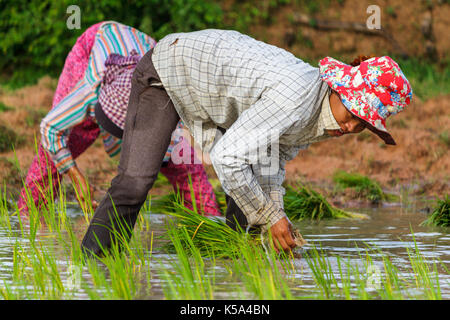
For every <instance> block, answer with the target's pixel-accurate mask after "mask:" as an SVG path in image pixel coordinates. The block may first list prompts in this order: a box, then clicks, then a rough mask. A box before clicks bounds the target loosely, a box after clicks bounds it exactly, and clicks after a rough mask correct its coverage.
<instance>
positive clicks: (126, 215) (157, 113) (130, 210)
mask: <svg viewBox="0 0 450 320" xmlns="http://www.w3.org/2000/svg"><path fill="white" fill-rule="evenodd" d="M151 53H152V50H151V51H149V52H148V53H147V54H146V55H145V56H144V57H143V58H142V59H141V60H140V61H139V63H138V65H137V67H136V69H135V71H134V74H133V78H132V81H131V83H132V87H131V94H130V100H129V104H128V110H127V116H126V121H125V129H124V136H123V142H122V152H121V156H120V164H119V168H118V174H117V176H116V177H115V178H114V179H113V180H112V182H111V187H110V188H109V189H108V192H107V194H106V195H105V197H104V198H103V200H102V201H101V203H100V205H99V207H98V208H97V210H96V211H95V214H94V217H93V218H92V221H91V223H90V225H89V228H88V230H87V232H86V235H85V236H84V239H83V241H82V249H83V252H85V253H87V254H92V253H93V254H96V255H98V254H100V253H102V248H103V249H104V250H107V249H109V248H110V247H111V244H112V242H115V243H117V244H119V249H120V247H121V246H120V241H128V240H129V238H130V237H131V235H132V230H133V227H134V224H135V222H136V219H137V216H138V214H139V210H140V208H141V206H142V204H143V203H144V201H145V199H146V197H147V194H148V191H149V190H150V188H151V187H152V186H153V183H154V181H155V180H156V178H157V175H158V172H159V170H160V167H161V164H162V161H163V159H164V155H165V154H166V151H167V148H168V146H169V143H170V139H171V135H172V132H173V130H174V129H175V127H176V125H177V123H178V121H179V119H180V118H179V116H178V114H177V112H176V110H175V108H174V106H173V103H172V102H171V100H170V98H169V96H168V95H167V93H166V91H165V90H164V89H163V88H159V87H153V86H150V84H151V83H153V82H160V79H159V77H158V75H157V73H156V71H155V69H154V67H153V63H152V62H151ZM120 238H122V239H120Z"/></svg>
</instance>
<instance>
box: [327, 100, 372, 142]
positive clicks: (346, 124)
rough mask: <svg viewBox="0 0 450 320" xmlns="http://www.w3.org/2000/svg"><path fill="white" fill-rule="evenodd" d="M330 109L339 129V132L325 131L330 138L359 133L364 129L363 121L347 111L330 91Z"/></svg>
mask: <svg viewBox="0 0 450 320" xmlns="http://www.w3.org/2000/svg"><path fill="white" fill-rule="evenodd" d="M330 107H331V112H332V113H333V116H334V118H335V119H336V122H337V123H338V124H339V126H340V127H341V129H340V130H327V133H328V134H329V135H330V136H333V137H340V136H342V135H344V134H348V133H360V132H361V131H363V130H364V129H365V128H366V124H365V122H364V120H361V119H359V118H358V117H357V116H355V115H353V114H352V113H351V112H350V111H348V110H347V108H346V107H345V106H344V104H343V103H342V101H341V99H340V98H339V94H337V93H336V92H335V91H332V93H331V95H330Z"/></svg>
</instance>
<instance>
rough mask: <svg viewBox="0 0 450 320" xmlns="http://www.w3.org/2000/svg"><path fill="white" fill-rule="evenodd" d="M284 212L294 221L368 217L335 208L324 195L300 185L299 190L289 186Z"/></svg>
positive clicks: (285, 197)
mask: <svg viewBox="0 0 450 320" xmlns="http://www.w3.org/2000/svg"><path fill="white" fill-rule="evenodd" d="M284 211H285V212H286V215H287V216H288V217H289V219H292V220H304V219H311V220H321V219H336V218H365V217H366V216H364V215H362V214H357V213H351V212H347V211H344V210H341V209H338V208H335V207H333V206H332V205H331V204H330V203H328V201H327V200H326V199H325V197H324V196H323V195H321V194H320V193H318V192H317V191H314V190H313V189H311V188H308V187H306V186H303V185H299V186H298V187H297V188H294V187H292V186H287V188H286V194H285V196H284Z"/></svg>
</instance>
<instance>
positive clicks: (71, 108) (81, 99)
mask: <svg viewBox="0 0 450 320" xmlns="http://www.w3.org/2000/svg"><path fill="white" fill-rule="evenodd" d="M155 44H156V41H155V40H154V39H152V38H151V37H149V36H148V35H146V34H144V33H142V32H140V31H138V30H136V29H134V28H132V27H129V26H125V25H122V24H120V23H117V22H113V21H107V22H101V23H97V24H95V25H93V26H91V27H89V28H88V29H87V30H86V31H85V32H84V33H83V34H82V35H81V36H80V37H79V38H78V39H77V42H76V44H75V45H74V47H73V48H72V50H71V51H70V53H69V54H68V56H67V58H66V62H65V65H64V69H63V71H62V73H61V76H60V78H59V81H58V86H57V89H56V92H55V95H54V98H53V107H52V109H51V110H50V112H49V113H48V115H47V116H46V117H45V118H44V119H43V121H42V123H41V134H42V145H40V146H39V150H38V154H37V156H36V157H35V158H34V160H33V162H32V164H31V166H30V169H29V171H28V174H27V177H26V180H25V187H24V188H23V189H22V192H21V195H20V198H19V201H18V207H19V210H20V212H21V214H22V215H23V216H26V215H28V212H29V206H30V205H34V206H36V207H37V208H40V206H41V205H42V204H46V203H47V200H48V199H47V198H48V197H49V195H51V194H53V196H54V197H56V195H57V191H58V190H59V184H60V181H61V178H62V175H64V174H67V175H68V176H69V177H70V178H71V180H72V182H73V185H74V187H75V188H76V192H77V196H78V200H79V203H80V205H81V206H82V209H83V210H86V209H87V207H85V206H86V205H91V204H92V207H93V208H94V209H95V208H96V207H97V203H96V202H95V201H91V203H89V202H87V201H88V199H89V195H90V194H91V191H92V190H91V189H90V187H88V184H87V182H86V179H85V177H84V175H83V174H82V173H81V171H80V170H79V169H78V167H77V166H76V163H75V159H76V158H77V157H78V156H79V155H80V154H82V153H83V152H84V151H85V150H86V149H87V148H88V147H89V146H90V145H92V144H93V143H94V141H95V140H96V139H97V137H98V136H101V137H102V140H103V144H104V147H105V150H106V152H107V153H108V155H109V156H110V157H114V156H115V155H117V154H118V153H120V150H121V142H122V140H121V139H120V138H117V137H115V136H113V135H111V134H110V133H108V132H107V131H106V130H104V129H103V128H102V127H101V126H99V125H98V123H97V121H96V117H95V110H94V109H95V105H96V104H97V102H98V96H99V94H100V91H101V86H102V81H103V77H104V75H105V72H106V71H107V67H106V66H105V62H106V60H107V58H108V57H109V56H110V55H111V54H119V55H122V56H129V55H131V54H137V55H139V56H140V57H142V56H143V55H144V54H145V53H146V52H147V51H149V50H150V49H152V48H153V47H154V46H155ZM125 99H128V96H127V97H125ZM176 142H177V141H172V143H171V145H170V146H169V149H168V150H167V153H166V157H165V158H164V161H165V162H166V163H170V164H171V165H170V166H165V168H163V169H162V170H161V172H162V173H163V174H165V175H166V177H167V178H168V179H169V181H170V182H171V183H172V185H173V186H174V188H175V189H177V188H179V189H181V190H180V191H181V192H182V193H183V195H184V199H185V204H186V205H187V206H188V207H190V208H192V206H191V204H190V200H191V199H190V191H189V187H188V183H187V180H188V176H189V174H190V175H191V176H193V177H194V178H193V187H194V191H195V196H196V199H199V198H200V199H201V201H202V203H201V204H200V205H199V207H202V208H203V209H204V212H205V213H206V214H210V215H219V209H218V205H217V202H216V199H215V195H214V192H213V189H212V186H211V185H210V183H209V182H208V178H207V175H206V173H205V171H204V168H203V166H202V165H201V164H192V165H184V164H181V165H174V164H173V163H172V162H170V157H171V150H172V148H173V145H174V144H175V143H176ZM163 166H164V165H163ZM180 178H182V179H184V181H180ZM49 186H51V188H52V189H53V193H51V192H49ZM50 190H51V189H50ZM27 199H30V200H27ZM32 203H33V204H32Z"/></svg>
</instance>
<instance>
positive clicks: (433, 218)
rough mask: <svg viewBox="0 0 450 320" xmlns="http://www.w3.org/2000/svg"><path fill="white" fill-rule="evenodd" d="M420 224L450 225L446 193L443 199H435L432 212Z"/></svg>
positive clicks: (449, 202)
mask: <svg viewBox="0 0 450 320" xmlns="http://www.w3.org/2000/svg"><path fill="white" fill-rule="evenodd" d="M422 224H423V225H434V226H441V227H450V198H449V196H448V195H446V196H445V198H443V199H437V201H436V205H435V207H434V210H433V212H432V213H431V215H430V216H429V217H428V218H427V219H426V220H425V221H424V222H423V223H422Z"/></svg>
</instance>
